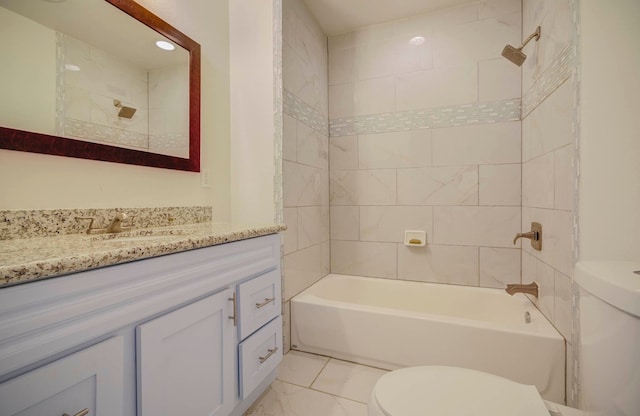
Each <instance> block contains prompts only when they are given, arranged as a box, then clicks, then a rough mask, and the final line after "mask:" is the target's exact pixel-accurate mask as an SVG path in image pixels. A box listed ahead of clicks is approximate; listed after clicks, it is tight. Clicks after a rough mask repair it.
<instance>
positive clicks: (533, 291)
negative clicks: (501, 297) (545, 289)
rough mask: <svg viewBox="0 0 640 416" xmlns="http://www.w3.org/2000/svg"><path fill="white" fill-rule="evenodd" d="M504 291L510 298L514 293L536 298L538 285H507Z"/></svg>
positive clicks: (534, 283)
mask: <svg viewBox="0 0 640 416" xmlns="http://www.w3.org/2000/svg"><path fill="white" fill-rule="evenodd" d="M505 291H506V292H507V293H508V294H510V295H511V296H513V295H515V294H516V293H526V294H527V295H532V296H535V297H536V298H537V297H538V284H537V283H536V282H533V283H529V284H528V285H519V284H514V285H507V288H506V289H505Z"/></svg>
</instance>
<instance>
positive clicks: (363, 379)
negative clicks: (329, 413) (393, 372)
mask: <svg viewBox="0 0 640 416" xmlns="http://www.w3.org/2000/svg"><path fill="white" fill-rule="evenodd" d="M385 373H386V371H384V370H380V369H377V368H371V367H366V366H363V365H359V364H353V363H348V362H345V361H339V360H334V359H331V360H329V363H328V364H327V365H326V366H325V367H324V369H323V370H322V372H321V373H320V375H319V376H318V378H317V379H316V381H314V382H313V384H312V385H311V388H312V389H314V390H318V391H322V392H325V393H329V394H333V395H336V396H339V397H344V398H346V399H351V400H356V401H358V402H362V403H367V402H368V401H369V396H370V395H371V390H373V386H374V385H375V384H376V382H377V381H378V379H379V378H380V377H381V376H382V375H384V374H385Z"/></svg>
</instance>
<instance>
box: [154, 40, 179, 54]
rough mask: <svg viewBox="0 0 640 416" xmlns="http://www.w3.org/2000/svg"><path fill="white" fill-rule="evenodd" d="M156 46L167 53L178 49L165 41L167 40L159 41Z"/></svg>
mask: <svg viewBox="0 0 640 416" xmlns="http://www.w3.org/2000/svg"><path fill="white" fill-rule="evenodd" d="M156 46H157V47H158V48H160V49H164V50H165V51H172V50H174V49H175V48H176V47H175V46H173V44H171V43H169V42H167V41H165V40H159V41H157V42H156Z"/></svg>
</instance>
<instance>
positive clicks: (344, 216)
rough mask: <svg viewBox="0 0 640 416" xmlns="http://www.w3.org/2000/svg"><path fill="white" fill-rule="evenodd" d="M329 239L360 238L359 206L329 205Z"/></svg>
mask: <svg viewBox="0 0 640 416" xmlns="http://www.w3.org/2000/svg"><path fill="white" fill-rule="evenodd" d="M331 239H332V240H359V239H360V208H359V207H356V206H340V205H333V206H332V207H331Z"/></svg>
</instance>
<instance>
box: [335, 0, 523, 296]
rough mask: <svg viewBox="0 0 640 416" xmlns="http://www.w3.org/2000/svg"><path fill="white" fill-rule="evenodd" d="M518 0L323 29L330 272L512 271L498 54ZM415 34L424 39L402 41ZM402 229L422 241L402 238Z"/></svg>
mask: <svg viewBox="0 0 640 416" xmlns="http://www.w3.org/2000/svg"><path fill="white" fill-rule="evenodd" d="M520 3H521V2H520V1H519V0H511V1H510V0H500V2H499V3H498V2H497V1H494V0H490V1H479V2H473V3H469V4H466V5H463V6H460V7H454V8H449V9H444V10H440V11H437V12H434V13H428V14H424V15H419V16H414V17H411V18H408V19H404V20H400V21H396V22H392V23H386V24H381V25H376V26H371V27H367V28H363V29H360V30H357V31H355V32H351V33H347V34H343V35H339V36H333V37H331V38H329V118H330V141H329V159H330V164H331V172H330V202H331V247H332V255H331V271H332V272H334V273H346V274H357V275H364V276H375V277H384V278H397V279H406V280H418V281H430V282H440V283H452V284H462V285H471V286H479V285H482V286H489V287H504V285H506V284H507V283H511V282H514V281H515V282H519V281H520V250H519V249H518V248H514V247H513V245H512V240H513V236H514V235H515V234H516V233H517V232H519V231H520V228H521V223H522V219H521V208H520V201H521V160H522V159H521V153H522V147H521V123H520V112H521V109H520V91H521V71H520V69H519V68H518V67H516V66H514V65H511V64H509V63H508V62H507V63H505V61H504V59H503V58H501V56H500V53H501V51H502V47H503V46H504V45H505V44H506V43H513V44H517V43H518V42H520V37H521V34H520V32H521V6H520ZM415 36H422V37H423V38H424V42H423V43H421V44H420V45H411V44H409V42H408V41H409V39H411V38H413V37H415ZM413 229H417V230H424V231H426V234H427V243H428V244H427V246H426V247H406V246H404V245H403V244H402V242H403V240H404V231H405V230H413ZM517 247H519V246H517Z"/></svg>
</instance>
